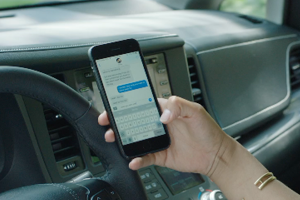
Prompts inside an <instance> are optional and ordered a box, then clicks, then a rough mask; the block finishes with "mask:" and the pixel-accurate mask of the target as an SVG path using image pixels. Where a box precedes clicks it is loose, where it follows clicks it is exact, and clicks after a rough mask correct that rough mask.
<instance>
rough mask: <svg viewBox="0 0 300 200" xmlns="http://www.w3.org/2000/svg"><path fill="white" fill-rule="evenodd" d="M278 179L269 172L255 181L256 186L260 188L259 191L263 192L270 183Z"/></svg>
mask: <svg viewBox="0 0 300 200" xmlns="http://www.w3.org/2000/svg"><path fill="white" fill-rule="evenodd" d="M275 179H276V177H275V176H273V173H272V172H267V173H265V174H264V175H262V176H261V177H259V178H258V179H257V181H255V183H254V185H256V186H257V187H258V189H260V190H262V189H263V188H264V187H265V186H266V185H267V184H268V183H270V182H272V181H273V180H275Z"/></svg>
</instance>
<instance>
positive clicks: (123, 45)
mask: <svg viewBox="0 0 300 200" xmlns="http://www.w3.org/2000/svg"><path fill="white" fill-rule="evenodd" d="M135 51H138V52H139V55H140V58H141V60H142V63H143V68H144V71H145V73H146V76H147V79H148V83H149V86H150V89H151V92H152V94H153V96H154V102H155V104H156V107H157V109H158V112H159V114H160V115H161V109H160V106H159V104H158V101H157V97H156V94H155V91H154V88H153V86H152V83H151V79H150V76H149V74H148V70H147V66H146V63H145V61H144V58H143V53H142V51H141V49H140V46H139V43H138V42H137V41H136V40H134V39H128V40H123V41H118V42H113V43H108V44H104V45H99V46H94V47H92V48H91V49H90V50H89V56H90V58H91V59H92V61H93V65H94V67H93V71H94V73H95V75H96V82H97V85H98V87H99V89H100V93H101V96H102V100H103V103H104V106H105V108H106V110H107V113H108V117H109V120H110V123H111V126H112V129H113V130H114V132H115V135H116V138H117V140H118V144H119V147H121V151H122V153H123V154H124V156H125V157H127V158H133V157H137V156H142V155H145V154H148V153H154V152H157V151H161V150H164V149H166V148H168V147H169V146H170V142H171V141H170V137H169V133H168V130H167V127H166V125H164V124H163V127H164V130H165V133H166V134H164V135H161V136H156V137H153V138H149V139H146V140H142V141H139V142H135V143H131V144H127V145H123V144H122V141H121V138H120V135H119V131H118V127H117V126H116V122H115V119H114V117H113V113H112V110H111V106H110V104H109V101H108V98H107V94H106V90H105V89H104V88H105V87H104V85H103V82H102V79H101V76H100V72H99V70H98V67H97V64H96V60H99V59H103V58H107V57H112V56H117V55H122V54H126V53H130V52H135Z"/></svg>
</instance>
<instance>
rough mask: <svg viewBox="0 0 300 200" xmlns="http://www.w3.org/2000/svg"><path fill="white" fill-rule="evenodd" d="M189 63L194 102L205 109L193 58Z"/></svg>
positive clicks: (189, 59) (188, 60)
mask: <svg viewBox="0 0 300 200" xmlns="http://www.w3.org/2000/svg"><path fill="white" fill-rule="evenodd" d="M187 62H188V67H189V72H190V79H191V87H192V94H193V97H194V102H196V103H199V104H201V105H202V106H203V107H205V105H204V101H203V97H202V92H201V87H200V82H199V77H198V73H197V69H196V65H195V61H194V59H193V58H188V59H187Z"/></svg>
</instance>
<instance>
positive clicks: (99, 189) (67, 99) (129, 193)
mask: <svg viewBox="0 0 300 200" xmlns="http://www.w3.org/2000/svg"><path fill="white" fill-rule="evenodd" d="M0 93H12V94H20V95H23V96H27V97H30V98H33V99H36V100H38V101H40V102H42V103H44V104H47V105H49V106H50V107H51V108H52V109H54V110H56V111H57V112H59V113H61V114H62V115H63V116H64V118H65V119H66V120H67V121H68V122H69V123H70V124H71V125H72V126H73V127H74V128H75V129H76V131H77V133H78V134H79V135H80V136H81V137H82V138H83V139H84V140H85V142H86V143H87V145H88V146H89V147H90V148H91V149H92V150H93V151H94V152H95V154H96V155H97V156H98V157H99V158H100V160H101V162H102V163H103V165H104V167H105V169H106V173H105V175H104V176H103V177H101V178H92V179H88V180H83V181H81V182H76V183H62V184H55V183H54V184H39V185H32V186H26V187H22V188H17V189H14V190H10V191H7V192H4V193H2V194H0V200H8V199H10V200H17V199H22V200H24V199H39V200H50V199H51V200H53V199H58V200H59V199H63V200H83V199H88V200H117V199H122V200H132V199H138V200H146V199H147V197H146V195H145V192H144V189H143V187H142V183H141V181H140V178H139V176H138V174H137V172H136V171H132V170H130V169H129V168H128V163H129V162H128V160H126V159H125V158H124V157H122V156H121V154H120V152H119V149H118V147H117V145H116V144H115V143H107V142H105V140H104V133H105V131H106V130H107V127H103V126H100V125H98V120H97V119H98V116H99V112H98V111H97V110H96V109H95V108H93V107H92V106H91V104H90V103H89V102H88V101H86V100H85V99H84V98H83V97H82V96H80V95H79V94H78V93H77V92H76V91H74V90H73V89H72V88H70V87H69V86H67V85H65V84H63V83H61V82H60V81H58V80H56V79H54V78H52V77H50V76H48V75H46V74H43V73H41V72H37V71H33V70H29V69H25V68H20V67H11V66H1V67H0Z"/></svg>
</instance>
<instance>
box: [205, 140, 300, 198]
mask: <svg viewBox="0 0 300 200" xmlns="http://www.w3.org/2000/svg"><path fill="white" fill-rule="evenodd" d="M213 167H214V170H213V173H212V174H209V175H210V178H211V179H212V180H213V181H214V182H215V183H216V184H217V185H218V186H219V187H220V189H221V190H222V192H223V193H224V194H225V196H226V197H227V198H228V199H229V200H242V199H243V198H244V199H245V200H251V199H253V200H254V199H255V200H265V199H272V200H283V199H284V200H286V199H300V196H299V195H298V194H296V193H295V192H293V191H292V190H290V189H289V188H288V187H286V186H285V185H283V184H282V183H281V182H280V181H278V180H274V181H272V182H270V183H268V184H267V185H266V187H264V188H263V189H262V190H259V189H258V187H257V186H256V185H254V182H255V181H256V180H257V179H258V178H259V177H260V176H262V175H263V174H265V173H266V172H268V170H267V169H266V168H265V167H264V166H263V165H262V164H261V163H260V162H259V161H258V160H257V159H256V158H255V157H254V156H252V155H251V154H250V153H249V152H248V151H247V150H246V149H245V148H244V147H242V146H241V145H240V144H239V143H237V142H236V141H234V140H233V139H232V138H230V137H228V136H226V137H225V139H224V143H223V145H222V147H221V149H220V151H219V154H218V157H217V158H216V163H215V165H214V166H213Z"/></svg>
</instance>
